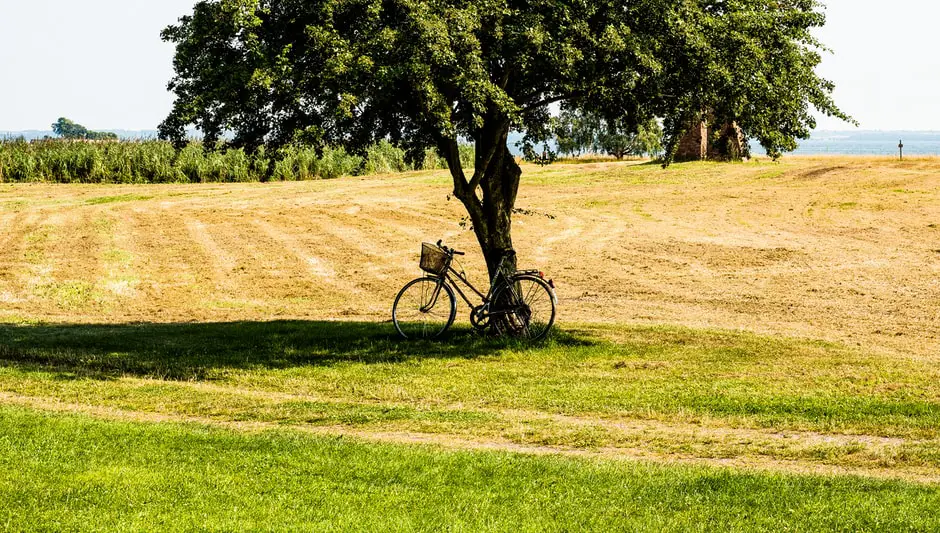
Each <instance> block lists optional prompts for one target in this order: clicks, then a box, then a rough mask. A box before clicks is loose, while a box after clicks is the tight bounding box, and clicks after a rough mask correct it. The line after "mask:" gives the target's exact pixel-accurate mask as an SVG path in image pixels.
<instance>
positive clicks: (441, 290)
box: [392, 241, 558, 341]
mask: <svg viewBox="0 0 940 533" xmlns="http://www.w3.org/2000/svg"><path fill="white" fill-rule="evenodd" d="M463 255H466V254H465V253H464V252H460V251H458V250H454V249H451V248H448V247H447V246H444V245H443V244H441V241H437V244H430V243H423V244H422V245H421V265H420V266H421V270H424V271H425V272H426V273H427V275H426V276H424V277H421V278H418V279H415V280H413V281H411V282H409V283H408V284H406V285H405V286H404V288H402V290H401V291H400V292H399V293H398V296H397V297H396V298H395V304H394V306H393V307H392V322H394V324H395V329H396V330H397V331H398V333H399V335H401V336H402V337H404V338H405V339H434V338H438V337H440V336H441V335H443V334H444V332H446V331H447V330H448V329H449V328H450V327H451V326H452V325H453V323H454V319H455V318H456V317H457V299H456V297H455V296H454V290H456V292H457V294H459V295H460V297H461V299H463V301H464V302H465V303H466V304H467V306H469V307H470V309H471V312H470V324H471V325H472V326H473V328H474V329H475V330H476V331H478V332H481V333H483V332H486V330H488V329H492V330H493V331H495V333H496V334H498V335H500V336H511V337H518V338H523V339H527V340H532V341H538V340H541V339H543V338H545V336H546V335H548V332H549V330H551V328H552V326H553V325H554V323H555V306H556V304H557V302H558V299H557V297H556V295H555V283H554V282H553V281H552V280H546V279H545V274H544V273H542V272H540V271H538V270H516V271H515V272H514V273H512V274H510V275H507V274H506V273H505V272H504V270H503V266H504V265H505V262H506V261H507V260H508V259H510V258H512V257H514V256H515V252H512V251H510V252H508V253H506V254H505V255H503V257H502V258H501V259H500V263H499V268H497V270H496V275H495V276H494V277H493V279H492V280H491V281H490V289H489V291H488V292H487V293H486V294H483V293H482V292H480V291H479V290H477V288H476V287H474V286H473V284H472V283H470V281H469V280H468V279H467V276H466V273H464V272H462V271H461V272H457V271H456V270H455V269H454V268H453V266H452V265H453V262H454V257H455V256H463ZM457 281H460V282H461V283H462V284H464V285H466V286H467V287H469V288H470V290H471V291H473V292H474V293H475V294H476V295H477V296H479V297H480V298H481V299H482V301H483V303H482V304H480V305H474V303H473V302H471V301H470V299H469V298H468V297H467V295H466V294H464V292H463V290H461V288H460V285H458V284H457Z"/></svg>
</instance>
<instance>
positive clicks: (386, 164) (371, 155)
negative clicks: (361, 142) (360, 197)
mask: <svg viewBox="0 0 940 533" xmlns="http://www.w3.org/2000/svg"><path fill="white" fill-rule="evenodd" d="M426 157H427V155H425V158H426ZM408 170H412V167H411V165H409V164H408V163H407V162H406V161H405V151H404V150H402V149H401V148H398V147H397V146H395V145H393V144H392V143H390V142H388V141H387V140H385V139H382V140H381V141H379V142H378V143H377V144H374V145H372V146H370V147H369V148H367V149H366V157H365V164H364V167H363V173H365V174H391V173H393V172H405V171H408Z"/></svg>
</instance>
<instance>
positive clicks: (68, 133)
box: [52, 117, 118, 141]
mask: <svg viewBox="0 0 940 533" xmlns="http://www.w3.org/2000/svg"><path fill="white" fill-rule="evenodd" d="M52 131H53V132H54V133H55V134H56V135H58V136H59V137H62V138H63V139H72V140H75V139H86V140H89V141H116V140H117V138H118V136H117V135H116V134H114V133H109V132H101V131H90V130H89V129H88V128H86V127H85V126H82V125H81V124H76V123H75V122H73V121H71V120H69V119H67V118H65V117H62V118H60V119H59V120H57V121H55V122H54V123H53V124H52Z"/></svg>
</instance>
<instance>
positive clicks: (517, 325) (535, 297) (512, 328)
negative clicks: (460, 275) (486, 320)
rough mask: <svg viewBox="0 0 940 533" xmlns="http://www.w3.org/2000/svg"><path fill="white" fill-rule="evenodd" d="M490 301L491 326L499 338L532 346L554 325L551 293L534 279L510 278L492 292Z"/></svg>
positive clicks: (554, 305) (548, 288)
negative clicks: (518, 340) (517, 339)
mask: <svg viewBox="0 0 940 533" xmlns="http://www.w3.org/2000/svg"><path fill="white" fill-rule="evenodd" d="M517 285H518V286H520V287H519V290H518V291H517V290H516V288H515V287H516V286H517ZM517 292H518V293H519V294H516V293H517ZM492 301H493V304H494V306H495V309H494V311H493V313H492V316H491V322H492V324H493V327H494V328H495V329H496V332H497V333H498V334H499V335H500V336H509V337H516V338H522V339H526V340H530V341H533V342H535V341H540V340H542V339H544V338H545V337H546V336H547V335H548V334H549V332H550V331H551V329H552V326H554V325H555V317H556V312H557V309H556V304H557V298H556V296H555V291H554V290H553V289H552V288H551V286H550V285H549V284H548V283H547V282H546V281H545V280H543V279H542V278H540V277H538V276H529V275H522V276H513V277H511V278H510V279H509V280H508V281H506V282H504V283H501V284H500V286H499V287H498V288H497V289H496V290H495V291H493V300H492Z"/></svg>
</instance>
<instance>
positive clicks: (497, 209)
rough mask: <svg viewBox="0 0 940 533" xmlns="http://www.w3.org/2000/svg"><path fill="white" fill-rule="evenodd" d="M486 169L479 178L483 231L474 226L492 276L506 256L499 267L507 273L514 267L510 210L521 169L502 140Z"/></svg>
mask: <svg viewBox="0 0 940 533" xmlns="http://www.w3.org/2000/svg"><path fill="white" fill-rule="evenodd" d="M497 150H498V151H497V153H496V155H495V156H494V157H493V160H492V162H491V163H490V165H489V168H488V169H487V170H486V172H485V173H484V175H483V179H482V180H481V181H480V188H481V189H482V191H483V202H482V204H483V215H484V221H485V231H480V228H478V227H477V226H474V230H475V231H476V235H477V240H478V241H479V242H480V248H481V249H482V250H483V256H484V257H485V258H486V266H487V269H488V270H489V273H490V278H491V279H492V277H493V276H495V275H496V271H497V269H498V268H499V264H500V261H501V260H502V259H503V257H504V256H506V255H507V254H510V256H509V257H507V259H506V261H505V263H504V264H503V268H504V269H505V271H506V272H507V273H512V272H514V271H515V269H516V258H515V255H514V254H513V253H514V252H515V249H514V248H513V245H512V212H513V208H514V207H515V205H516V194H517V193H518V191H519V179H520V178H521V177H522V169H521V168H519V165H518V164H517V163H516V158H515V157H514V156H513V155H512V154H511V153H510V152H509V148H507V147H506V144H505V142H503V143H502V145H501V146H500V147H499V148H498V149H497Z"/></svg>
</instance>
